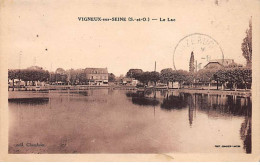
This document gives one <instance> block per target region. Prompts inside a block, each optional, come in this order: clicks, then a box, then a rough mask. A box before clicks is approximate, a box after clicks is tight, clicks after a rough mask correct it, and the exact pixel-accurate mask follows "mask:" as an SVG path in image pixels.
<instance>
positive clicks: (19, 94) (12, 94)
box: [8, 86, 252, 99]
mask: <svg viewBox="0 0 260 165" xmlns="http://www.w3.org/2000/svg"><path fill="white" fill-rule="evenodd" d="M47 87H48V86H47ZM21 89H22V90H20V91H19V90H18V89H16V90H15V91H13V90H12V88H11V89H10V90H9V91H8V99H14V98H27V97H26V96H24V95H23V93H24V92H34V94H35V96H33V98H35V97H42V96H44V97H46V95H48V93H52V91H53V92H54V91H82V90H83V91H84V90H93V89H111V90H134V91H137V90H141V91H144V88H142V89H141V88H136V87H134V86H60V87H56V86H55V87H54V86H53V87H51V88H46V87H45V88H42V87H41V88H30V89H29V90H25V88H21ZM27 89H28V88H27ZM149 89H150V90H153V88H147V90H149ZM155 90H156V91H160V90H161V91H169V92H177V93H190V94H210V95H235V96H243V97H251V96H252V92H251V90H244V89H243V90H241V89H238V90H217V89H210V90H209V89H192V88H181V89H160V88H159V89H158V88H157V89H155ZM30 97H32V96H30Z"/></svg>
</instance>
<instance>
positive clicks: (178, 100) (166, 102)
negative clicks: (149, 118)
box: [161, 93, 188, 110]
mask: <svg viewBox="0 0 260 165" xmlns="http://www.w3.org/2000/svg"><path fill="white" fill-rule="evenodd" d="M187 101H188V94H186V93H180V94H179V95H178V96H174V95H170V96H168V94H167V95H166V98H164V99H163V102H162V103H161V108H162V109H165V110H174V109H183V108H185V107H187V106H188V102H187Z"/></svg>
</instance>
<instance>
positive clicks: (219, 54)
mask: <svg viewBox="0 0 260 165" xmlns="http://www.w3.org/2000/svg"><path fill="white" fill-rule="evenodd" d="M192 52H193V54H194V59H195V61H196V68H197V69H198V70H199V69H202V68H203V67H204V66H205V65H206V64H208V62H209V61H211V60H223V59H224V53H223V50H222V48H221V47H220V44H219V43H218V42H217V41H216V40H215V39H214V38H212V37H211V36H209V35H206V34H202V33H193V34H189V35H187V36H185V37H183V38H182V39H181V40H180V41H179V42H178V44H177V45H176V46H175V48H174V52H173V67H174V69H175V70H177V69H182V70H187V71H188V70H189V61H190V57H191V53H192Z"/></svg>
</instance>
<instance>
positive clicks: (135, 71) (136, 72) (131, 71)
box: [126, 69, 143, 79]
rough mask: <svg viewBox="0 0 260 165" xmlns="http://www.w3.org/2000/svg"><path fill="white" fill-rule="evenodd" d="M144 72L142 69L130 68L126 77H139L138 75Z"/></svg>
mask: <svg viewBox="0 0 260 165" xmlns="http://www.w3.org/2000/svg"><path fill="white" fill-rule="evenodd" d="M142 73H143V70H142V69H129V71H128V72H127V73H126V77H129V78H135V79H138V77H139V76H140V75H141V74H142Z"/></svg>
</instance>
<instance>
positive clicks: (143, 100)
mask: <svg viewBox="0 0 260 165" xmlns="http://www.w3.org/2000/svg"><path fill="white" fill-rule="evenodd" d="M151 94H152V92H150V91H149V90H147V91H136V92H126V96H127V97H131V98H132V103H133V104H137V105H144V106H157V105H159V103H160V102H159V101H158V100H157V99H156V98H155V96H153V97H150V95H151Z"/></svg>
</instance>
